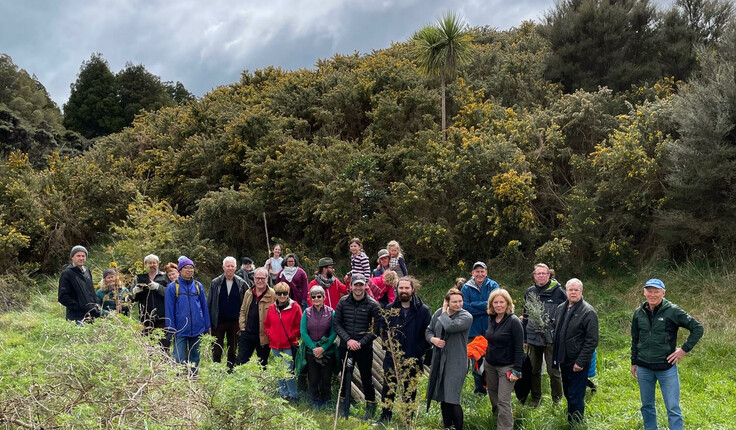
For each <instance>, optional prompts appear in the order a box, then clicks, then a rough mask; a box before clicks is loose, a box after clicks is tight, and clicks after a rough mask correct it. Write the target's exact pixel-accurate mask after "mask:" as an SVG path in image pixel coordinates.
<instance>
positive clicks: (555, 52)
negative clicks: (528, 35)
mask: <svg viewBox="0 0 736 430" xmlns="http://www.w3.org/2000/svg"><path fill="white" fill-rule="evenodd" d="M656 20H657V14H656V9H655V8H654V6H652V5H650V4H649V0H621V1H619V0H560V1H558V2H557V4H556V5H555V6H554V8H553V9H551V10H550V11H548V12H547V13H546V14H545V16H544V19H543V24H542V25H541V26H540V27H539V31H540V33H541V34H542V36H543V37H544V38H545V39H547V41H548V42H549V44H550V48H551V50H552V54H551V55H550V56H548V57H547V58H548V61H547V64H546V71H545V76H546V77H547V78H548V79H550V80H552V81H555V82H560V83H561V84H562V85H563V86H564V88H565V91H566V92H573V91H575V90H577V89H584V90H587V91H595V90H596V89H597V88H598V87H599V86H607V87H608V88H610V89H612V90H614V91H623V90H627V89H629V88H630V87H631V85H632V84H643V83H646V82H649V83H653V82H655V81H656V80H658V79H659V78H660V76H661V67H660V65H659V62H658V60H657V58H658V56H657V53H658V51H657V44H656V41H657V38H656Z"/></svg>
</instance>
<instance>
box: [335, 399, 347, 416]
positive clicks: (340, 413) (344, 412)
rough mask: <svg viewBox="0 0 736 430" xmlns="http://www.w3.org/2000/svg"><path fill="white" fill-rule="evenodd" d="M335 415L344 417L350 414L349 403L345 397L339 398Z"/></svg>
mask: <svg viewBox="0 0 736 430" xmlns="http://www.w3.org/2000/svg"><path fill="white" fill-rule="evenodd" d="M337 415H338V416H339V417H340V418H345V419H347V418H348V417H349V416H350V404H349V403H348V402H346V401H345V399H340V407H339V408H338V411H337Z"/></svg>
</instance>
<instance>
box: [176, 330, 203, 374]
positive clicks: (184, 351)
mask: <svg viewBox="0 0 736 430" xmlns="http://www.w3.org/2000/svg"><path fill="white" fill-rule="evenodd" d="M199 340H200V337H199V336H178V335H176V336H174V360H176V362H177V363H186V362H190V363H192V364H193V365H194V366H193V367H192V373H193V374H197V368H198V367H199Z"/></svg>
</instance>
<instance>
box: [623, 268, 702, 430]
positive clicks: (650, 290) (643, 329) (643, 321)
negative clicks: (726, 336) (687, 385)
mask: <svg viewBox="0 0 736 430" xmlns="http://www.w3.org/2000/svg"><path fill="white" fill-rule="evenodd" d="M664 294H665V286H664V282H662V281H661V280H659V279H650V280H648V281H647V282H646V283H645V284H644V297H645V298H646V300H645V301H644V302H643V303H642V304H641V306H639V307H638V308H637V309H636V311H634V319H633V320H632V322H631V374H632V375H633V376H634V378H636V379H637V382H638V384H639V395H640V396H641V415H642V418H643V420H644V429H645V430H656V429H657V409H656V408H655V405H654V389H655V387H656V385H657V382H659V389H660V391H661V392H662V398H663V399H664V405H665V408H666V409H667V422H668V424H669V428H670V430H682V428H683V419H682V411H681V410H680V375H679V373H678V372H677V363H679V362H680V360H682V359H683V358H684V357H685V355H686V354H687V353H688V352H690V351H691V350H692V349H693V348H694V347H695V344H697V343H698V341H699V340H700V338H701V337H702V336H703V326H702V325H701V324H700V323H699V322H698V321H697V320H696V319H695V318H693V317H691V316H690V315H688V313H687V312H685V311H684V310H682V309H680V307H678V306H677V305H675V304H674V303H672V302H670V301H668V300H667V299H665V298H664ZM680 327H682V328H685V329H687V330H688V331H690V335H689V336H688V338H687V340H686V341H685V343H684V344H682V346H681V347H677V331H678V330H679V328H680Z"/></svg>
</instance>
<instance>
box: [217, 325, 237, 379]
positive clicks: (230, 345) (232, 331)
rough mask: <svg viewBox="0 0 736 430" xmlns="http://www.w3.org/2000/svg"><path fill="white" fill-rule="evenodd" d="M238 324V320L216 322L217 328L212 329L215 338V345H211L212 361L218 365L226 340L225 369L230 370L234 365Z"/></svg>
mask: <svg viewBox="0 0 736 430" xmlns="http://www.w3.org/2000/svg"><path fill="white" fill-rule="evenodd" d="M239 331H240V324H239V323H238V320H232V321H218V322H217V328H213V329H212V336H214V337H215V343H213V344H212V361H214V362H215V363H220V362H221V361H222V352H223V350H224V349H225V340H226V339H227V367H229V368H230V369H232V368H233V366H234V365H235V358H236V356H235V354H236V351H237V349H238V347H237V345H238V341H237V339H238V332H239Z"/></svg>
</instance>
